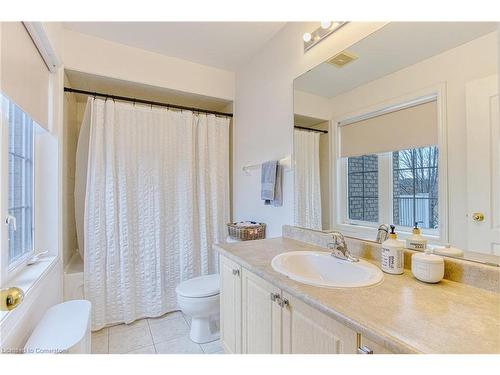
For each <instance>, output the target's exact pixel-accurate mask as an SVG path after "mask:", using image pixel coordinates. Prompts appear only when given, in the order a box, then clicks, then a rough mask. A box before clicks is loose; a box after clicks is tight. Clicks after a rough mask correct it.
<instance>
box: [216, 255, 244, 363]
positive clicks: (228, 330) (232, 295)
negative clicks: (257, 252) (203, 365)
mask: <svg viewBox="0 0 500 375" xmlns="http://www.w3.org/2000/svg"><path fill="white" fill-rule="evenodd" d="M219 270H220V330H221V336H220V340H221V343H222V347H223V348H224V351H225V352H226V353H232V354H240V353H241V266H240V265H239V264H237V263H235V262H233V261H232V260H230V259H228V258H226V257H223V256H221V257H220V266H219Z"/></svg>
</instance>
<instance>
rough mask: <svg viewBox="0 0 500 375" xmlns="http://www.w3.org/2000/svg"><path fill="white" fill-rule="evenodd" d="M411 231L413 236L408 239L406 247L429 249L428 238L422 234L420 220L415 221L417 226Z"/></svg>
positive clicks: (421, 249) (420, 249)
mask: <svg viewBox="0 0 500 375" xmlns="http://www.w3.org/2000/svg"><path fill="white" fill-rule="evenodd" d="M411 233H412V234H411V236H410V237H408V238H407V239H406V248H407V249H410V250H419V251H424V250H425V249H427V240H426V239H425V238H424V237H423V236H422V235H421V234H420V228H419V227H418V222H415V226H414V227H413V230H412V231H411Z"/></svg>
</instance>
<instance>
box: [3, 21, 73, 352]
mask: <svg viewBox="0 0 500 375" xmlns="http://www.w3.org/2000/svg"><path fill="white" fill-rule="evenodd" d="M44 27H45V28H46V31H47V34H48V37H49V39H50V41H51V43H53V45H54V47H55V49H56V53H57V54H58V55H59V56H60V49H59V47H60V45H61V44H60V37H61V30H62V25H60V24H57V23H53V24H44ZM62 71H63V70H62V68H61V69H59V71H58V72H56V73H53V74H51V77H50V84H49V91H50V94H49V98H50V101H49V129H50V132H43V133H41V134H39V135H37V137H36V139H37V141H36V142H37V145H36V148H37V154H36V159H37V160H36V161H35V168H36V169H35V174H36V176H35V181H36V182H35V199H36V200H37V203H36V205H35V246H36V250H37V251H44V250H48V251H49V252H50V254H51V255H54V256H55V257H56V260H55V263H54V264H53V266H52V267H51V268H50V269H49V271H48V272H46V273H45V275H44V276H43V277H42V278H40V279H39V280H38V282H36V283H35V284H34V285H33V286H32V287H31V289H30V290H29V291H25V292H27V294H26V297H25V299H24V301H23V303H22V304H21V305H19V307H17V308H16V309H15V310H13V311H12V312H10V313H9V314H8V315H7V316H6V317H5V318H4V319H3V320H2V322H1V324H0V337H1V340H0V341H1V345H2V347H3V348H19V347H20V348H22V347H23V346H24V343H25V341H26V339H27V338H28V337H29V335H30V333H31V331H32V330H33V329H34V327H35V325H36V324H37V322H38V321H39V320H40V318H41V317H42V316H43V314H44V313H45V311H46V309H47V308H49V307H50V306H52V305H53V304H56V303H59V302H61V301H62V261H61V248H62V247H61V243H62V230H61V227H62V225H61V224H62V219H61V206H62V205H61V194H60V191H61V186H62V184H61V181H62V178H61V175H62V174H61V164H60V163H61V159H62V158H61V154H60V151H61V149H62V148H61V138H62V137H61V130H62V126H61V125H62V87H63V75H62ZM0 78H1V77H0Z"/></svg>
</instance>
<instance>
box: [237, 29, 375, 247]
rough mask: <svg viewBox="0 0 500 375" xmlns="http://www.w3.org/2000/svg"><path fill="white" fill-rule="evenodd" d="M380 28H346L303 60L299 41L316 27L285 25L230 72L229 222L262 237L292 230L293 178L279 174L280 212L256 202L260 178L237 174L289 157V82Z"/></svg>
mask: <svg viewBox="0 0 500 375" xmlns="http://www.w3.org/2000/svg"><path fill="white" fill-rule="evenodd" d="M383 25H384V23H376V22H363V23H357V22H353V23H350V24H348V25H347V26H345V27H343V28H342V29H341V30H339V31H338V32H337V33H335V34H333V35H332V36H330V37H329V38H327V39H326V40H324V41H323V42H321V43H320V44H318V45H317V46H316V47H314V48H313V49H311V50H310V51H309V52H307V53H305V54H304V52H303V41H302V35H303V33H304V32H306V31H312V30H314V29H315V28H316V27H318V23H317V22H316V23H311V22H309V23H302V22H300V23H289V24H287V25H286V26H285V27H284V28H283V29H282V30H280V32H279V33H278V34H276V35H275V37H274V38H273V39H271V40H270V41H269V42H268V43H267V44H266V45H265V46H264V47H263V48H262V49H261V50H260V51H259V53H257V54H256V55H255V56H254V57H253V58H252V59H250V60H249V61H248V62H247V63H246V64H245V65H244V66H243V67H241V68H240V69H239V70H238V71H237V72H236V92H235V119H234V123H235V128H234V136H233V141H234V160H233V163H234V164H233V184H234V191H233V192H234V196H233V212H234V219H235V220H246V219H251V220H257V221H263V222H265V223H267V224H268V230H267V236H268V237H276V236H280V235H281V226H282V225H283V224H293V173H291V172H287V173H285V177H284V203H283V207H270V206H264V204H263V202H262V201H261V200H260V172H258V171H253V172H252V175H251V176H247V175H246V174H245V173H243V171H242V169H241V168H242V167H243V166H244V165H246V164H254V163H261V162H263V161H266V160H272V159H280V158H282V157H284V156H286V155H290V154H291V153H292V149H293V79H294V78H295V77H297V76H299V75H300V74H302V73H304V72H306V71H307V70H308V69H311V68H313V67H314V66H316V65H318V64H320V63H321V62H323V61H324V60H326V59H327V58H328V57H331V56H333V55H335V54H336V53H338V52H340V51H342V50H344V49H345V48H347V47H349V46H350V45H352V44H354V43H355V42H357V41H358V40H360V39H362V38H364V37H365V36H367V35H369V34H371V33H372V32H374V31H376V30H378V29H379V28H381V27H382V26H383Z"/></svg>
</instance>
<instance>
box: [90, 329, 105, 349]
mask: <svg viewBox="0 0 500 375" xmlns="http://www.w3.org/2000/svg"><path fill="white" fill-rule="evenodd" d="M90 340H91V350H90V352H91V353H92V354H108V332H107V331H106V332H105V333H103V332H100V333H99V332H98V333H92V336H91V339H90Z"/></svg>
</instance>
